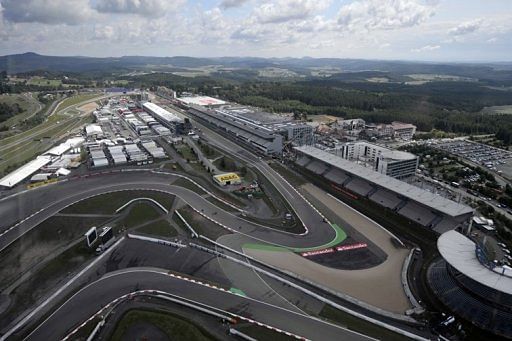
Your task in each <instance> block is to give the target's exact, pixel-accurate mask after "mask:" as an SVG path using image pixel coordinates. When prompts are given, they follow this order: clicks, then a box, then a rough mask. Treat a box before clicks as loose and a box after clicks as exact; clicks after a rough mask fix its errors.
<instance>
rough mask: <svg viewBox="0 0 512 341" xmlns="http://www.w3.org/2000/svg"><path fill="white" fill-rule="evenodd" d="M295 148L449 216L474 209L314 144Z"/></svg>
mask: <svg viewBox="0 0 512 341" xmlns="http://www.w3.org/2000/svg"><path fill="white" fill-rule="evenodd" d="M294 149H295V150H297V151H299V152H301V153H303V154H306V155H308V156H310V157H312V158H315V159H318V160H321V161H323V162H325V163H327V164H329V165H331V166H332V167H335V168H338V169H341V170H343V171H345V172H347V173H350V174H351V175H353V176H357V177H360V178H363V179H365V180H366V181H369V182H371V183H373V184H375V185H378V186H380V187H383V188H385V189H388V190H390V191H393V192H395V193H397V194H399V195H401V196H403V197H406V198H408V199H411V200H413V201H416V202H418V203H420V204H422V205H425V206H427V207H430V208H432V209H435V210H437V211H439V212H441V213H443V214H446V215H448V216H451V217H456V216H460V215H464V214H469V213H472V212H473V209H472V208H471V207H469V206H466V205H462V204H459V203H456V202H455V201H452V200H449V199H446V198H444V197H442V196H440V195H438V194H434V193H431V192H429V191H426V190H424V189H421V188H418V187H415V186H413V185H410V184H408V183H406V182H403V181H400V180H397V179H395V178H392V177H390V176H387V175H384V174H381V173H379V172H376V171H374V170H372V169H370V168H367V167H364V166H361V165H358V164H357V163H355V162H352V161H348V160H345V159H343V158H341V157H339V156H336V155H334V154H331V153H329V152H326V151H324V150H321V149H318V148H315V147H313V146H306V145H305V146H299V147H294Z"/></svg>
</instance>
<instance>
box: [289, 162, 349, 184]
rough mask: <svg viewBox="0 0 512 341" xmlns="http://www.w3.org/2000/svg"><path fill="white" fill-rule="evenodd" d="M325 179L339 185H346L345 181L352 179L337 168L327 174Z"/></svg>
mask: <svg viewBox="0 0 512 341" xmlns="http://www.w3.org/2000/svg"><path fill="white" fill-rule="evenodd" d="M297 164H299V163H297ZM299 165H300V164H299ZM324 177H325V178H326V179H328V180H331V181H332V182H334V183H335V184H337V185H343V184H344V183H345V181H347V180H348V179H350V177H349V176H348V175H347V174H345V173H344V172H342V171H340V170H339V169H335V168H333V169H331V170H330V171H328V172H327V173H325V174H324Z"/></svg>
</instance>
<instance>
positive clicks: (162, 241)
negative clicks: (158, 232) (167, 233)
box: [127, 233, 187, 248]
mask: <svg viewBox="0 0 512 341" xmlns="http://www.w3.org/2000/svg"><path fill="white" fill-rule="evenodd" d="M127 236H128V238H130V239H138V240H143V241H146V242H151V243H156V244H162V245H167V246H173V247H179V248H183V247H187V245H185V244H182V243H181V241H178V242H171V241H170V240H165V239H158V238H153V237H146V236H141V235H138V234H131V233H128V234H127Z"/></svg>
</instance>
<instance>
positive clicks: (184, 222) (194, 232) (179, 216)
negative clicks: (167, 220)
mask: <svg viewBox="0 0 512 341" xmlns="http://www.w3.org/2000/svg"><path fill="white" fill-rule="evenodd" d="M174 213H176V215H177V216H178V218H180V219H181V221H182V222H183V224H185V226H186V227H187V228H188V229H189V230H190V233H191V234H192V238H194V237H195V238H198V237H199V235H198V234H197V232H196V231H195V230H194V229H193V228H192V226H190V224H189V223H188V221H186V220H185V218H183V216H182V215H181V213H180V212H178V210H176V211H174Z"/></svg>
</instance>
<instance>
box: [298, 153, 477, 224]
mask: <svg viewBox="0 0 512 341" xmlns="http://www.w3.org/2000/svg"><path fill="white" fill-rule="evenodd" d="M294 151H295V152H296V157H297V158H296V161H295V163H296V164H297V165H298V166H300V167H303V168H304V169H306V170H307V171H309V172H311V173H313V174H315V175H323V177H324V178H325V179H326V180H329V181H331V182H332V183H333V184H334V185H336V186H338V187H340V186H341V187H344V188H346V189H347V190H349V191H351V192H353V193H355V194H358V195H360V196H363V197H367V198H368V199H369V200H371V201H373V202H375V203H377V204H379V205H381V206H383V207H386V208H390V209H392V210H395V211H397V213H398V214H399V215H401V216H403V217H406V218H408V219H410V220H412V221H414V222H416V223H418V224H420V225H422V226H425V227H427V228H432V229H434V230H435V231H436V232H439V233H442V232H445V231H447V230H449V229H453V228H456V227H457V226H463V225H466V224H468V223H469V220H470V219H471V217H472V216H473V209H472V208H471V207H469V206H466V205H463V204H460V203H457V202H454V201H452V200H449V199H446V198H444V197H441V196H440V195H438V194H434V193H431V192H428V191H426V190H424V189H421V188H418V187H415V186H413V185H410V184H408V183H406V182H403V181H400V180H397V179H395V178H392V177H390V176H387V175H384V174H381V173H378V172H376V171H374V170H372V169H369V168H366V167H363V166H361V165H358V164H357V163H355V162H351V161H348V160H345V159H343V158H341V157H339V156H337V155H334V154H331V153H329V152H326V151H323V150H321V149H318V148H315V147H312V146H298V147H294Z"/></svg>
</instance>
